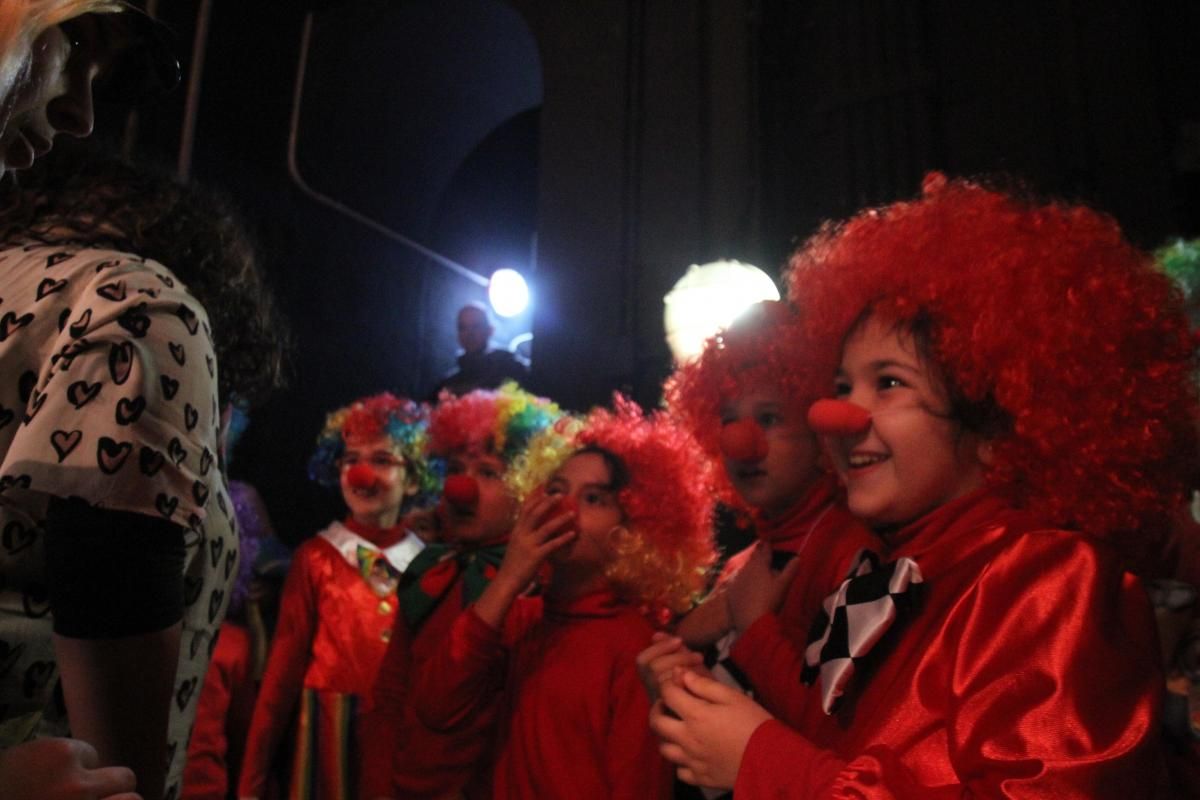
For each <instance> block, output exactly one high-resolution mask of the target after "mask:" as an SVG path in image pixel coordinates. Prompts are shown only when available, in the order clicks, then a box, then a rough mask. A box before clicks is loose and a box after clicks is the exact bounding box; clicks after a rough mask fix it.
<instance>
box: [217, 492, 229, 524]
mask: <svg viewBox="0 0 1200 800" xmlns="http://www.w3.org/2000/svg"><path fill="white" fill-rule="evenodd" d="M217 506H218V507H219V508H220V509H221V513H222V514H224V515H225V518H226V519H228V518H229V506H227V505H225V493H224V492H222V491H221V490H220V489H218V490H217Z"/></svg>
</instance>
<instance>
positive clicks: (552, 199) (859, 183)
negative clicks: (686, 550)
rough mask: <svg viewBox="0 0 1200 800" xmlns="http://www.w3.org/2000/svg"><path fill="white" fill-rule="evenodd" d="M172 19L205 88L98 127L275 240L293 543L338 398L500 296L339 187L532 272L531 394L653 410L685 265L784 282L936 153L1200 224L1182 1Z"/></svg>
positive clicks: (435, 367) (397, 378) (186, 9)
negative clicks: (734, 264)
mask: <svg viewBox="0 0 1200 800" xmlns="http://www.w3.org/2000/svg"><path fill="white" fill-rule="evenodd" d="M152 10H153V11H154V12H155V13H156V14H158V16H160V17H161V18H162V19H163V20H164V21H166V22H167V23H168V24H169V25H170V26H171V28H172V29H173V30H174V32H175V34H176V37H177V40H178V45H179V51H180V54H181V57H182V59H183V62H184V70H185V84H184V86H182V87H181V88H180V90H179V91H177V92H176V94H175V95H174V96H172V97H171V98H169V99H168V100H166V101H164V102H161V103H159V104H158V105H156V106H153V107H150V108H143V109H141V110H140V111H139V112H137V114H136V115H135V116H134V117H132V118H127V117H125V116H124V115H118V114H117V113H116V112H108V113H105V114H104V115H102V118H101V120H100V123H99V126H98V127H100V128H101V129H102V130H104V131H107V132H108V133H109V134H110V135H111V136H114V137H115V138H117V139H119V140H120V141H121V142H122V144H123V146H125V147H126V148H127V149H128V150H129V151H131V152H133V153H136V154H143V155H149V156H153V157H157V158H160V159H168V160H169V161H171V162H172V163H180V164H182V165H183V167H184V171H185V172H186V173H187V175H188V176H189V177H190V179H193V180H196V181H199V182H203V183H206V184H209V185H216V186H219V187H224V188H225V189H226V190H228V192H229V193H230V194H232V196H233V197H234V199H235V201H236V202H237V204H238V205H239V207H240V208H241V209H242V210H243V212H244V213H245V215H246V218H247V220H248V222H249V223H250V225H251V227H252V229H253V230H255V231H256V233H257V235H258V238H259V239H260V241H261V244H262V247H263V255H264V262H265V265H266V268H267V270H268V272H269V275H270V278H271V281H272V283H273V284H274V286H275V287H276V289H277V291H278V293H279V295H280V297H281V301H282V304H283V306H284V309H285V311H286V312H287V313H288V315H289V317H290V318H291V320H292V324H293V327H294V332H295V340H296V350H295V356H294V361H295V374H294V378H293V381H292V386H291V388H290V389H288V390H287V391H285V392H283V393H281V394H279V395H278V396H277V397H276V398H275V399H274V400H273V401H271V402H270V403H269V404H268V405H267V406H266V407H264V408H262V409H259V410H258V411H256V412H255V413H254V415H253V422H252V424H251V427H250V430H249V432H248V433H247V435H246V437H245V439H244V440H243V442H242V444H241V446H240V448H239V450H238V452H237V454H236V457H235V459H234V463H233V469H232V472H233V474H234V476H235V477H241V478H243V479H247V480H250V481H251V482H253V483H255V484H256V485H257V486H258V487H259V489H260V490H261V491H262V493H263V495H264V497H265V499H266V501H267V504H268V506H269V508H270V511H271V513H272V515H273V517H274V518H275V521H276V526H277V528H278V529H279V531H280V533H281V535H282V536H283V537H284V538H285V539H286V540H289V541H292V542H294V541H297V540H299V539H300V538H303V537H305V536H307V535H309V534H310V533H312V532H313V531H315V530H317V529H319V528H320V527H322V526H323V525H324V524H325V523H326V522H328V520H329V518H330V517H331V516H332V515H333V514H336V513H338V511H337V504H336V502H335V500H334V499H333V498H331V497H328V496H327V495H325V494H324V493H323V492H322V490H320V489H318V488H317V487H316V486H315V485H313V484H310V483H308V482H307V480H306V477H305V464H306V461H307V458H308V455H309V453H310V450H311V446H312V444H313V441H314V439H315V436H316V434H317V432H318V430H319V428H320V427H321V425H322V422H323V417H324V414H325V413H326V412H328V411H330V410H332V409H334V408H336V407H338V406H340V405H344V404H345V403H347V402H349V401H351V400H353V399H354V398H355V397H358V396H361V395H364V394H368V393H373V392H377V391H381V390H383V389H389V390H392V391H395V392H399V393H405V394H411V395H413V396H417V397H420V396H423V395H424V394H425V393H426V392H427V391H428V389H429V387H430V386H431V385H432V384H433V383H434V382H435V381H436V380H437V378H438V377H440V376H441V375H442V374H443V373H445V372H447V371H448V370H450V369H451V368H452V367H453V362H454V357H455V355H456V350H457V344H456V342H455V338H454V313H455V310H456V309H457V308H458V307H459V306H460V305H462V304H463V303H464V302H466V301H468V300H484V299H485V293H484V290H483V288H482V287H481V286H480V285H479V284H478V283H476V282H472V281H470V280H467V279H464V278H463V277H461V276H460V275H458V274H456V273H454V272H452V271H450V270H448V269H447V268H445V267H444V266H441V265H440V264H439V263H438V262H437V261H435V260H433V259H431V258H429V257H427V256H425V255H422V254H421V253H420V252H418V251H417V250H414V249H412V248H411V247H409V246H406V245H405V244H404V243H402V242H401V241H397V240H396V239H395V238H394V237H389V236H387V235H384V234H381V233H379V232H378V231H377V230H373V229H372V228H369V227H367V226H365V225H364V224H362V223H361V222H359V221H355V220H353V219H351V218H349V217H347V216H346V215H345V214H343V213H342V212H340V211H337V210H335V209H334V208H331V207H330V205H329V204H328V202H327V201H323V200H321V199H319V198H318V197H315V196H314V194H313V193H315V194H317V195H320V196H322V197H324V198H329V199H332V200H333V201H334V202H336V203H340V204H342V205H343V206H345V207H349V208H351V209H354V210H355V211H356V212H358V213H359V214H362V215H365V216H366V217H368V218H370V219H371V220H374V221H375V222H377V223H379V224H382V225H383V226H385V227H386V228H388V229H390V230H392V231H394V232H396V233H398V234H400V235H401V236H402V237H405V238H406V239H408V240H411V241H412V242H416V243H419V244H420V245H422V246H424V247H426V248H429V249H430V250H432V251H435V252H437V253H440V254H442V255H443V256H445V257H447V258H448V259H450V260H452V261H454V262H457V263H459V264H461V265H464V266H465V267H467V268H468V269H470V270H473V271H475V272H477V273H480V274H481V275H484V276H486V275H488V274H490V273H491V271H492V270H494V269H496V268H499V267H501V266H512V267H516V268H518V269H521V270H523V271H525V272H526V273H527V274H528V275H529V276H530V278H531V282H532V285H533V291H534V306H533V309H532V312H531V313H529V314H526V315H524V316H523V317H520V318H517V319H516V320H513V321H505V322H503V323H502V324H500V325H498V331H497V337H496V340H497V344H506V343H507V342H509V341H510V340H511V339H512V338H513V337H515V336H518V335H520V334H523V333H526V332H529V331H532V332H533V333H534V334H535V341H534V345H533V376H532V379H531V387H532V388H533V389H535V390H537V391H540V392H543V393H546V394H548V395H549V396H551V397H553V398H555V399H557V400H559V401H560V402H561V403H563V404H564V405H566V406H568V407H571V408H576V409H583V408H586V407H587V406H588V405H590V404H593V403H597V402H603V401H605V400H606V399H607V398H608V396H609V394H610V393H611V392H612V391H613V390H614V389H622V390H624V391H627V392H630V393H631V394H633V395H634V396H635V397H636V398H637V399H638V400H640V401H641V402H643V403H645V404H654V403H657V401H658V386H659V384H660V382H661V380H662V378H663V377H664V376H665V375H666V374H667V372H668V370H669V368H670V357H669V354H668V351H667V349H666V346H665V343H664V341H663V333H662V296H663V294H664V293H665V292H666V291H667V290H668V289H669V288H670V286H671V285H672V284H673V283H674V282H675V281H676V280H677V279H678V278H679V277H680V276H682V274H683V272H684V270H685V269H686V268H687V266H688V265H689V264H692V263H704V262H706V261H711V260H715V259H718V258H737V259H739V260H741V261H745V262H750V263H754V264H757V265H758V266H760V267H762V268H763V269H765V270H766V271H767V272H769V273H771V274H772V275H777V274H778V270H779V268H780V266H781V265H782V264H783V262H784V261H785V260H786V257H787V254H788V252H789V251H790V250H791V249H792V248H793V247H794V246H795V244H796V243H797V242H799V241H802V240H803V239H804V238H805V237H806V236H808V235H809V234H811V233H812V232H813V231H814V229H815V228H816V226H817V225H818V224H819V223H820V222H821V221H822V220H824V219H829V218H839V217H843V216H846V215H848V214H850V213H852V212H854V211H855V210H856V209H858V208H861V207H862V206H864V205H869V204H877V203H883V202H888V201H891V200H893V199H896V198H900V197H905V196H911V195H912V194H914V193H915V192H916V191H917V188H918V186H919V182H920V179H921V176H922V174H923V173H924V172H925V171H926V170H929V169H934V168H936V169H942V170H945V171H947V172H949V173H951V174H968V175H970V174H979V173H990V172H997V171H999V172H1005V173H1011V174H1013V175H1016V176H1020V177H1022V178H1024V179H1026V180H1028V181H1029V183H1030V184H1032V186H1033V187H1035V188H1037V189H1040V190H1042V191H1045V192H1049V193H1052V194H1057V195H1063V196H1067V197H1069V198H1071V199H1079V200H1084V201H1086V202H1089V203H1092V204H1094V205H1096V206H1098V207H1100V208H1103V209H1105V210H1107V211H1108V212H1110V213H1112V214H1113V215H1114V216H1115V217H1116V218H1117V219H1118V220H1119V221H1120V222H1121V223H1122V225H1123V226H1124V227H1125V229H1126V231H1127V233H1128V235H1129V236H1130V237H1131V238H1132V239H1133V240H1134V241H1136V242H1138V243H1139V244H1141V245H1144V246H1147V247H1154V246H1157V245H1159V244H1161V243H1163V242H1164V241H1165V240H1166V239H1167V237H1169V236H1177V235H1184V236H1195V235H1197V234H1198V233H1200V63H1198V60H1197V58H1196V56H1195V52H1194V51H1195V46H1194V39H1195V32H1196V31H1197V30H1200V5H1198V4H1196V3H1193V2H1187V1H1185V0H1174V1H1172V0H1163V2H1145V3H1139V2H1120V1H1119V0H1089V1H1086V2H1085V0H1045V1H1044V2H1038V3H1026V2H1010V3H991V2H986V3H985V2H981V3H963V2H953V0H912V1H911V2H900V1H899V0H812V1H811V2H803V1H802V0H697V1H696V2H687V0H590V1H585V0H553V1H552V0H545V1H544V2H543V1H542V0H512V2H501V0H438V2H432V1H429V2H427V1H425V0H408V1H407V2H401V1H400V0H395V1H394V2H366V1H365V0H364V1H363V2H349V1H347V2H340V3H334V2H325V3H308V4H305V3H300V2H293V3H289V4H276V3H269V4H268V3H238V4H234V3H227V2H222V3H216V2H214V3H208V4H206V3H202V2H200V1H199V0H171V2H163V3H157V4H152ZM310 12H311V13H312V20H311V28H310V29H309V31H310V39H309V46H308V47H307V49H306V50H304V52H306V54H307V56H306V74H305V79H304V81H303V82H302V84H301V86H300V88H301V91H300V98H301V105H300V110H299V113H298V124H297V125H296V126H295V128H294V133H295V143H296V146H295V167H296V169H295V174H292V173H290V172H289V159H288V142H289V133H291V132H292V130H293V127H292V125H291V117H292V114H293V108H294V96H295V94H296V93H295V91H294V90H295V87H296V85H297V73H298V65H299V63H300V60H301V54H302V49H303V48H302V46H301V45H302V36H303V34H304V32H305V30H306V16H307V15H308V14H309V13H310ZM198 30H199V31H200V33H201V35H200V36H197V31H198ZM189 81H190V86H191V98H192V108H193V110H194V128H193V129H192V132H191V133H190V134H189V133H188V127H187V119H188V116H187V113H186V110H187V108H188V97H189ZM301 181H302V182H303V183H304V184H306V185H307V187H308V189H309V190H310V191H305V190H304V189H302V188H301V184H300V182H301ZM218 335H219V332H218Z"/></svg>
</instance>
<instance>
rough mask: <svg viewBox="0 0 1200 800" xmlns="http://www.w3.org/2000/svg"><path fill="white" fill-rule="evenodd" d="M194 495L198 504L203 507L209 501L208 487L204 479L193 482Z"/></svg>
mask: <svg viewBox="0 0 1200 800" xmlns="http://www.w3.org/2000/svg"><path fill="white" fill-rule="evenodd" d="M192 497H194V498H195V500H196V505H198V506H201V507H203V506H204V504H205V503H207V502H208V487H207V486H205V485H204V481H196V482H195V483H193V484H192Z"/></svg>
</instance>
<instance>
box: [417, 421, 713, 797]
mask: <svg viewBox="0 0 1200 800" xmlns="http://www.w3.org/2000/svg"><path fill="white" fill-rule="evenodd" d="M709 471H710V467H709V464H708V462H707V459H705V458H704V456H703V454H702V453H701V452H700V450H699V448H697V447H696V446H695V444H694V442H692V441H691V440H690V438H689V437H688V435H687V434H686V433H685V432H684V431H683V430H682V429H680V428H678V427H677V426H675V425H674V424H672V423H671V421H670V420H669V419H667V418H666V416H665V415H663V414H661V413H659V414H655V415H652V416H651V417H648V418H647V417H644V416H643V415H642V412H641V410H640V409H639V408H638V407H637V406H636V405H635V404H633V403H632V402H628V401H624V400H621V399H620V398H618V399H617V404H616V410H615V412H608V411H606V410H602V409H601V410H597V411H593V412H592V413H591V414H590V415H589V416H588V417H587V419H586V420H584V421H583V422H582V423H581V424H579V423H576V424H560V425H558V426H555V428H554V429H552V430H550V431H548V432H547V433H546V434H544V435H543V436H542V437H540V439H539V440H535V442H534V443H533V445H532V446H531V448H530V452H529V453H527V454H526V458H525V459H524V460H523V463H522V464H521V465H519V466H518V468H517V470H515V472H514V473H513V474H512V475H511V476H510V477H511V478H512V481H513V482H514V484H515V486H516V489H517V492H518V493H519V494H528V499H527V500H526V501H525V503H524V506H523V508H522V510H521V514H520V516H519V517H518V519H517V523H516V525H515V527H514V528H513V532H512V535H511V538H510V540H509V544H508V549H507V551H506V552H505V555H504V560H503V561H502V563H501V565H500V568H499V571H498V574H497V575H496V577H495V579H494V580H493V581H492V582H491V583H490V584H488V587H487V588H486V589H484V591H483V593H482V594H481V595H480V596H479V599H478V600H477V601H476V602H475V603H474V604H473V605H471V606H469V607H468V608H467V609H466V610H465V611H463V612H462V613H461V614H460V615H459V616H458V618H457V619H456V620H455V622H454V624H453V626H452V627H451V629H450V632H449V636H448V637H447V639H446V640H445V641H444V642H442V645H441V647H440V648H439V650H438V652H437V653H436V655H435V656H434V657H433V658H431V659H429V660H428V661H426V662H425V663H424V664H423V666H422V667H421V668H420V669H419V670H418V672H417V674H416V676H415V681H414V685H415V690H414V695H413V704H414V706H415V707H416V710H417V713H418V714H419V715H420V716H421V718H422V719H423V720H424V721H425V722H426V723H427V724H428V725H430V726H431V727H433V728H436V729H442V730H454V729H455V728H456V727H457V726H459V725H471V724H473V720H474V718H475V716H476V714H477V713H478V712H479V711H480V710H481V709H486V708H490V707H491V706H492V704H493V702H494V701H495V698H496V697H497V696H499V697H501V698H502V700H501V707H500V710H499V713H498V715H497V720H496V731H495V739H494V749H493V751H492V753H491V756H490V761H489V766H490V769H489V772H490V781H489V784H490V790H491V791H490V792H489V795H488V796H490V797H494V798H497V799H498V800H499V799H500V798H514V799H516V798H533V797H546V798H550V797H555V798H566V797H570V798H578V800H632V799H633V798H648V799H649V800H655V798H669V797H670V796H671V782H670V771H669V770H668V769H667V765H666V763H665V762H664V761H663V760H662V759H661V757H660V756H659V754H658V748H657V742H656V741H655V739H654V737H653V735H652V734H651V733H650V731H649V728H648V727H647V725H646V715H647V713H648V711H649V702H648V701H647V699H646V696H645V694H644V692H643V691H642V690H641V687H640V685H639V679H638V675H637V669H636V666H635V663H634V662H635V657H636V655H637V653H638V652H639V651H640V650H642V649H643V648H644V647H645V646H646V645H647V644H648V643H649V642H650V637H651V634H652V633H653V631H654V629H655V626H656V625H661V624H662V623H663V622H665V621H666V620H667V619H669V618H670V617H671V616H673V615H674V614H677V613H679V612H681V611H683V610H686V609H687V608H688V607H690V605H691V603H692V602H693V599H694V597H695V596H696V594H697V592H698V591H699V590H700V589H701V588H702V587H703V581H704V572H705V569H706V568H707V567H708V566H709V565H710V564H711V562H712V560H713V557H714V553H713V549H712V540H711V510H712V490H711V487H710V483H709ZM531 485H538V486H539V488H538V489H536V490H535V491H533V492H528V488H529V486H531ZM547 563H548V564H549V567H550V577H549V580H548V583H547V585H546V588H545V592H544V594H543V595H542V596H539V597H522V596H521V595H522V591H523V589H524V587H525V586H527V585H528V584H529V582H530V581H531V580H532V579H533V577H534V576H535V574H536V573H537V572H539V570H540V569H541V568H542V567H543V565H545V564H547Z"/></svg>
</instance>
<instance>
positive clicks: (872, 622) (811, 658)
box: [800, 550, 923, 714]
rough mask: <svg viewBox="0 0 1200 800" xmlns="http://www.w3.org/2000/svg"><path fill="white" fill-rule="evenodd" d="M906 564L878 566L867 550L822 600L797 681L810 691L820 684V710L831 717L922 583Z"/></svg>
mask: <svg viewBox="0 0 1200 800" xmlns="http://www.w3.org/2000/svg"><path fill="white" fill-rule="evenodd" d="M922 580H923V579H922V577H921V569H920V568H919V567H918V566H917V562H915V561H913V560H912V559H911V558H899V559H897V560H895V561H889V562H888V563H886V564H880V561H879V556H877V555H875V554H874V553H872V552H871V551H870V550H863V551H862V552H861V553H859V555H858V559H857V562H856V563H855V565H854V568H853V569H852V570H850V575H849V577H848V578H847V579H846V580H845V581H843V582H842V585H841V586H839V587H838V589H837V591H836V592H834V593H833V594H831V595H829V597H826V598H825V602H824V603H822V612H821V615H820V616H819V617H818V618H817V619H816V620H815V621H814V623H813V627H812V632H811V633H810V634H809V637H808V647H807V648H805V650H804V669H803V670H802V671H801V673H800V679H801V680H802V681H804V683H806V684H809V685H812V684H813V683H814V682H815V681H816V679H817V677H818V676H819V677H820V678H821V708H822V709H824V711H825V713H826V714H832V713H833V711H834V709H835V708H837V703H838V699H839V698H840V697H841V696H842V693H843V692H844V691H845V689H846V684H847V683H848V682H849V680H850V676H852V675H853V674H854V665H855V662H856V661H861V660H862V658H863V657H864V656H865V655H866V654H867V653H868V652H870V650H871V648H872V647H874V646H875V645H876V643H878V642H879V640H880V639H881V638H882V637H883V635H884V633H885V632H886V631H887V629H888V628H889V627H891V625H892V623H893V622H895V621H896V615H897V611H898V609H901V608H908V607H910V606H911V605H912V600H913V592H912V591H911V589H912V587H913V586H915V585H916V584H919V583H921V582H922Z"/></svg>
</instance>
